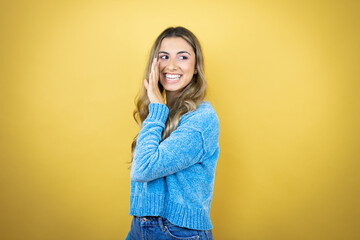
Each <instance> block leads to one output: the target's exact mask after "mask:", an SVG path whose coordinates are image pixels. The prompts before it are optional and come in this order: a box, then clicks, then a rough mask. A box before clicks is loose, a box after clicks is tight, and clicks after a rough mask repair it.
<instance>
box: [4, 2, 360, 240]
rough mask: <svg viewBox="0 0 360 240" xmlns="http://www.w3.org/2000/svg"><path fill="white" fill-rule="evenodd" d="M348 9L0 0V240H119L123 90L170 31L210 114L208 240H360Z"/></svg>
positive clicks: (355, 41) (128, 137)
mask: <svg viewBox="0 0 360 240" xmlns="http://www.w3.org/2000/svg"><path fill="white" fill-rule="evenodd" d="M359 3H360V2H359V1H356V0H354V1H349V0H347V1H344V0H338V1H300V0H298V1H275V0H263V1H261V0H256V1H228V0H222V1H205V0H203V1H189V0H183V1H130V0H129V1H116V0H112V1H110V0H108V1H60V0H59V1H20V0H19V1H2V2H1V3H0V20H1V21H0V30H1V37H0V61H1V65H0V111H1V112H0V154H1V155H0V187H1V188H0V190H1V193H0V221H1V222H0V238H1V239H4V240H15V239H16V240H17V239H19V240H20V239H21V240H23V239H26V240H29V239H30V240H32V239H34V240H43V239H51V240H58V239H59V240H64V239H67V240H72V239H74V240H93V239H94V240H95V239H99V240H103V239H114V240H115V239H124V238H125V236H126V234H127V232H128V230H129V228H130V221H131V217H130V216H128V209H129V184H130V179H129V170H128V169H127V164H126V161H128V160H129V158H130V143H131V141H132V138H133V137H134V135H135V134H136V133H137V131H138V127H137V125H136V124H135V122H134V121H133V119H132V116H131V115H132V110H133V108H134V104H133V100H134V96H135V94H136V93H137V91H138V88H139V86H140V84H141V82H142V79H141V78H142V72H143V69H144V66H145V59H146V55H147V53H148V52H149V49H150V47H151V44H152V43H153V41H154V40H155V38H156V36H157V35H158V34H159V33H160V32H161V31H162V30H163V29H165V28H166V27H168V26H171V25H183V26H185V27H188V28H189V29H191V30H192V31H193V32H194V33H195V34H196V35H197V36H198V37H199V39H200V41H201V43H202V44H203V48H204V51H205V61H206V62H205V63H206V74H207V77H208V82H209V97H208V99H209V100H210V101H211V102H212V104H213V106H214V107H215V109H216V110H217V113H218V116H219V118H220V123H221V126H220V127H221V136H220V145H221V146H220V147H221V154H220V158H219V161H218V167H217V173H216V181H215V190H214V198H213V202H212V210H211V218H212V221H213V224H214V229H213V234H214V237H215V239H217V240H219V239H220V240H233V239H246V240H264V239H266V240H297V239H298V240H304V239H306V240H308V239H309V240H313V239H314V240H317V239H324V240H325V239H326V240H332V239H334V240H335V239H347V240H348V239H351V240H352V239H354V240H355V239H360V230H359V229H360V228H359V225H360V208H359V205H360V193H359V189H360V176H359V167H360V166H359V165H360V164H359V162H360V154H359V153H360V151H359V146H360V128H359V122H360V113H359V112H360V97H359V96H360V93H359V90H360V84H359V80H360V79H359V75H360V70H359V69H360V67H359V66H360V57H359V56H360V47H359V45H360V44H359V43H360V17H359V16H360V14H359V13H360V4H359Z"/></svg>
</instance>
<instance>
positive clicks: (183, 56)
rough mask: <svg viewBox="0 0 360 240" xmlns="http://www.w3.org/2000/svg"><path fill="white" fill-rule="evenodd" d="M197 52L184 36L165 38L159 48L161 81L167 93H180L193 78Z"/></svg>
mask: <svg viewBox="0 0 360 240" xmlns="http://www.w3.org/2000/svg"><path fill="white" fill-rule="evenodd" d="M195 62H196V59H195V53H194V51H193V49H192V47H191V46H190V44H188V43H187V42H186V41H185V40H184V39H183V38H181V37H170V38H164V39H163V40H162V42H161V45H160V50H159V71H160V83H161V84H162V85H163V87H164V89H165V90H166V92H167V93H169V92H171V93H175V94H177V93H179V92H180V91H181V90H182V89H183V88H184V87H186V86H187V85H188V84H189V82H190V81H191V79H192V78H193V75H194V71H195Z"/></svg>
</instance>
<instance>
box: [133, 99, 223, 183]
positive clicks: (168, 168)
mask: <svg viewBox="0 0 360 240" xmlns="http://www.w3.org/2000/svg"><path fill="white" fill-rule="evenodd" d="M168 111H169V110H168V108H167V106H166V105H164V104H160V103H151V104H150V105H149V115H148V117H147V118H146V119H145V121H144V122H143V128H142V129H141V131H140V133H139V135H138V137H137V142H136V148H135V153H134V159H133V164H132V167H131V173H130V177H131V180H133V181H136V182H148V181H152V180H155V179H157V178H160V177H164V176H167V175H170V174H174V173H176V172H178V171H181V170H183V169H185V168H187V167H189V166H191V165H194V164H196V163H198V162H199V161H201V160H202V157H203V155H204V154H205V152H206V148H205V146H204V145H205V141H204V131H205V129H208V128H209V127H211V126H209V124H210V125H211V123H215V122H214V121H211V119H208V118H207V117H206V116H207V115H205V116H199V117H195V118H193V119H194V120H192V118H189V119H188V120H187V122H186V123H184V124H181V125H180V126H179V127H178V128H177V129H176V130H175V131H173V132H172V133H171V134H170V136H169V137H168V138H166V139H165V140H164V141H162V142H161V143H160V141H161V133H162V131H163V129H164V127H165V121H166V118H167V115H168ZM200 117H201V121H199V118H200ZM216 120H217V119H216ZM192 121H193V122H192Z"/></svg>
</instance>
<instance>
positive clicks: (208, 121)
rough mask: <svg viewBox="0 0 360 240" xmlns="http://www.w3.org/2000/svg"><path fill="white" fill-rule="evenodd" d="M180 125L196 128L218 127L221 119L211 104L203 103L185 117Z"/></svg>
mask: <svg viewBox="0 0 360 240" xmlns="http://www.w3.org/2000/svg"><path fill="white" fill-rule="evenodd" d="M180 123H183V124H186V123H188V124H192V125H194V126H195V127H200V128H207V127H208V126H212V127H216V126H218V125H219V119H218V116H217V114H216V111H215V109H214V108H213V106H212V105H211V103H210V102H208V101H203V102H202V103H201V104H199V105H198V106H197V108H196V110H194V111H191V112H188V113H186V114H185V115H183V116H182V118H181V121H180Z"/></svg>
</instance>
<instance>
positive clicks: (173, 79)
mask: <svg viewBox="0 0 360 240" xmlns="http://www.w3.org/2000/svg"><path fill="white" fill-rule="evenodd" d="M164 76H165V81H166V82H168V83H177V82H178V81H180V79H181V76H182V75H181V74H171V73H165V74H164Z"/></svg>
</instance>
